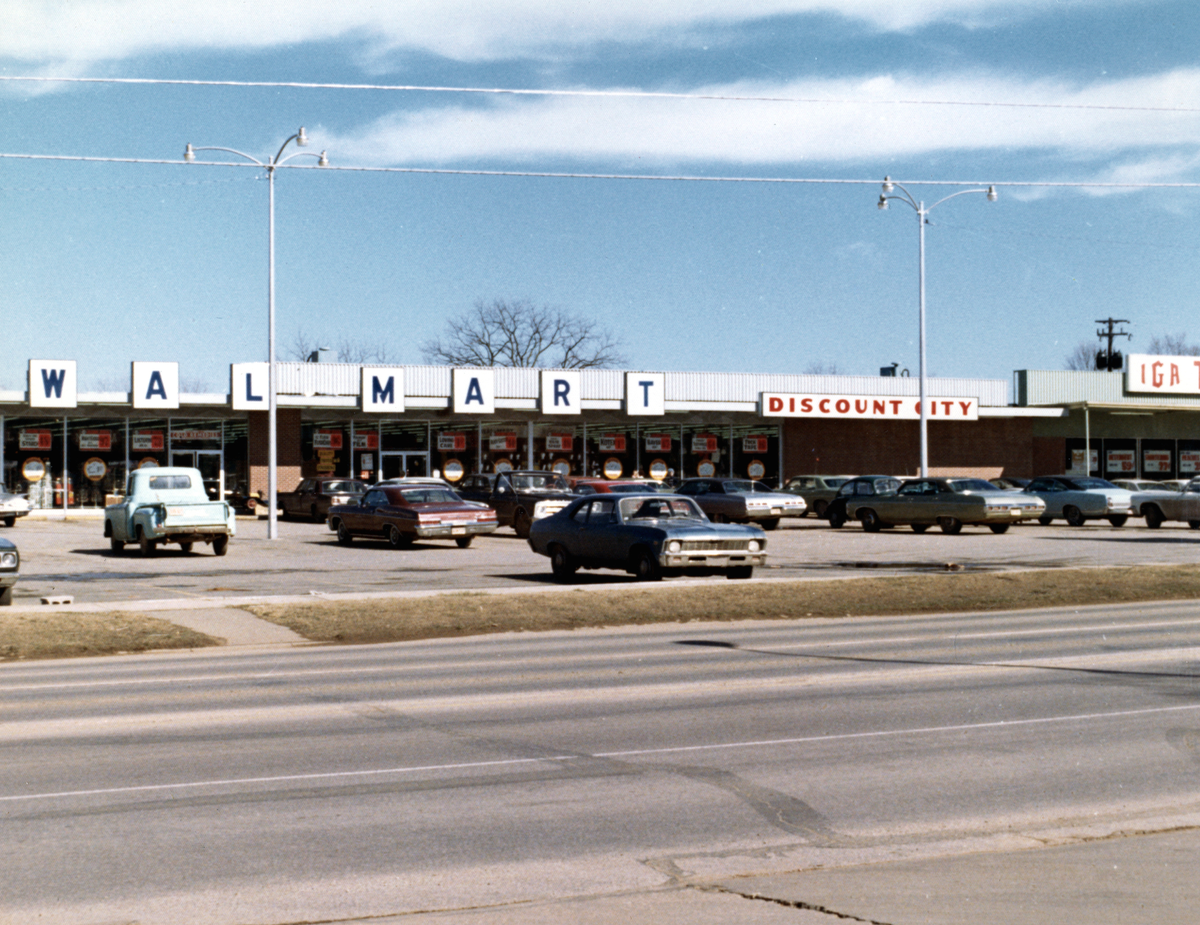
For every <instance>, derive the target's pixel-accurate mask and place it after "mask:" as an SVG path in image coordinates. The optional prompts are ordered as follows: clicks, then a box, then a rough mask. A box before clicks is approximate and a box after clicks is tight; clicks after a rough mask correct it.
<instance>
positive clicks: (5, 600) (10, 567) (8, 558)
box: [0, 537, 21, 607]
mask: <svg viewBox="0 0 1200 925" xmlns="http://www.w3.org/2000/svg"><path fill="white" fill-rule="evenodd" d="M20 572H21V553H20V552H19V551H18V550H17V544H16V543H14V542H13V541H12V540H9V539H4V538H3V537H0V606H3V607H7V606H8V605H9V604H11V603H12V602H13V586H14V585H15V584H16V583H17V577H18V576H19V575H20Z"/></svg>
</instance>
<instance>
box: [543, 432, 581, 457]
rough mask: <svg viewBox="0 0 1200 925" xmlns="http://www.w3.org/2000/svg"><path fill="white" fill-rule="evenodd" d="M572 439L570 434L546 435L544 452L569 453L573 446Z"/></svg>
mask: <svg viewBox="0 0 1200 925" xmlns="http://www.w3.org/2000/svg"><path fill="white" fill-rule="evenodd" d="M574 443H575V441H574V439H573V437H572V435H571V434H547V435H546V452H547V453H570V452H571V450H572V448H573V446H574Z"/></svg>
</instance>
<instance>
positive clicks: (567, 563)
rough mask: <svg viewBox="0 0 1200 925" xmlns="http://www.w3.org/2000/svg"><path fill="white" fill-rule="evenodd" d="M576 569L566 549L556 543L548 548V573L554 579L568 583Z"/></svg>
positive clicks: (576, 566)
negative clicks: (551, 574) (549, 572)
mask: <svg viewBox="0 0 1200 925" xmlns="http://www.w3.org/2000/svg"><path fill="white" fill-rule="evenodd" d="M656 564H657V563H656ZM578 568H579V566H578V565H576V564H575V560H574V558H572V556H571V554H570V553H569V552H567V551H566V549H564V548H563V547H562V546H559V545H558V544H557V543H556V544H555V545H553V546H551V547H550V571H552V572H553V573H554V577H555V578H557V579H558V580H559V581H569V580H570V579H571V577H572V576H573V575H574V574H575V570H576V569H578ZM639 577H640V576H639Z"/></svg>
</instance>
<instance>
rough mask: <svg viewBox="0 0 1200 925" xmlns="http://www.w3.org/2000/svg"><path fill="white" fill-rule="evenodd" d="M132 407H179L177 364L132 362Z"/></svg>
mask: <svg viewBox="0 0 1200 925" xmlns="http://www.w3.org/2000/svg"><path fill="white" fill-rule="evenodd" d="M133 407H135V408H166V409H174V408H178V407H179V364H178V363H147V362H141V361H136V360H135V361H134V364H133Z"/></svg>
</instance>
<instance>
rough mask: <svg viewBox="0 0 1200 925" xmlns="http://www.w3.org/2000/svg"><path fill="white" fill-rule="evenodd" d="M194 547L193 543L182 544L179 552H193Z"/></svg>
mask: <svg viewBox="0 0 1200 925" xmlns="http://www.w3.org/2000/svg"><path fill="white" fill-rule="evenodd" d="M192 546H193V544H192V543H180V544H179V551H180V552H182V553H189V552H191V551H192Z"/></svg>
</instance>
